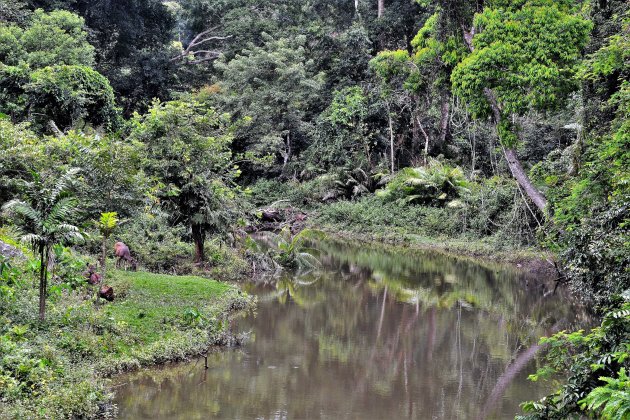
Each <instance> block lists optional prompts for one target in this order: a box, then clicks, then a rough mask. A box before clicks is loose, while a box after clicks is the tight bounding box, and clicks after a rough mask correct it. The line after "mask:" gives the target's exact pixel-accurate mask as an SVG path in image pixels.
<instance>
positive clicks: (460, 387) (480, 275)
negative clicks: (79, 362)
mask: <svg viewBox="0 0 630 420" xmlns="http://www.w3.org/2000/svg"><path fill="white" fill-rule="evenodd" d="M316 253H317V254H318V256H319V259H320V261H321V268H320V269H318V270H316V271H311V272H292V273H285V274H284V275H283V276H282V277H281V278H280V279H278V280H275V281H271V280H269V281H266V282H265V281H261V282H257V283H255V284H254V283H252V284H246V285H245V286H244V288H245V289H246V290H247V291H248V292H249V293H252V294H256V295H258V297H259V303H258V309H257V311H256V313H255V314H251V315H249V316H247V317H243V318H242V319H239V320H238V321H237V322H236V323H235V325H233V328H235V329H236V330H239V331H250V338H249V340H248V341H247V342H246V344H244V345H243V346H242V347H240V348H236V349H230V350H227V351H223V352H216V353H213V354H210V355H209V357H208V365H209V368H208V369H207V370H206V369H204V363H203V359H202V360H195V361H192V362H188V363H176V364H168V365H165V366H161V367H158V368H154V369H147V370H143V371H140V372H135V373H131V374H127V375H124V376H121V377H119V378H117V379H116V382H117V384H118V385H117V386H116V388H115V391H116V398H115V403H116V404H117V405H118V408H119V418H122V419H206V418H221V419H397V418H410V419H485V418H489V419H508V418H513V417H514V415H515V414H517V413H519V412H520V409H519V403H520V402H522V401H524V400H529V399H538V398H540V397H542V396H544V395H545V394H546V392H548V391H549V389H548V388H547V385H546V384H544V383H534V382H531V381H529V380H528V379H527V376H528V374H530V373H533V372H535V370H536V366H537V357H538V356H537V350H538V346H537V344H536V343H537V340H538V337H540V336H542V335H548V334H551V333H552V332H553V331H557V330H559V329H567V328H570V327H573V326H575V324H576V323H577V324H583V323H584V322H586V321H585V320H586V319H587V318H586V315H584V313H583V312H582V311H581V310H580V308H578V307H577V306H575V305H573V304H571V302H570V299H568V298H567V296H566V294H565V293H564V292H563V291H559V292H558V293H556V294H553V293H551V291H550V287H552V286H553V284H549V283H548V282H547V283H546V282H545V279H535V278H531V277H530V278H528V276H527V275H526V274H522V273H518V272H516V271H515V270H513V269H510V268H509V267H500V266H488V265H482V264H480V263H479V262H477V261H472V260H469V259H461V258H456V257H452V256H446V255H442V254H438V253H432V252H424V251H411V250H407V249H403V248H398V249H396V248H385V247H378V246H369V245H365V244H349V243H340V242H332V241H330V242H328V241H325V242H321V243H319V244H317V250H316ZM547 280H548V279H547Z"/></svg>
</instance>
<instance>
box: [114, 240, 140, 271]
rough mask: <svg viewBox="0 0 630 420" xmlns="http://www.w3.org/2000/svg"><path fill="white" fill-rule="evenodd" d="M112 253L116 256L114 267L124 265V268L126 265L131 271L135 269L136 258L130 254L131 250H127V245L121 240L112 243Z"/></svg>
mask: <svg viewBox="0 0 630 420" xmlns="http://www.w3.org/2000/svg"><path fill="white" fill-rule="evenodd" d="M114 255H115V256H116V268H120V267H121V266H122V265H124V267H125V270H126V269H127V267H128V266H131V269H132V270H133V271H136V268H137V263H136V260H135V259H134V258H133V257H132V256H131V252H129V247H128V246H127V245H125V244H124V243H123V242H116V243H115V244H114ZM123 261H124V262H123Z"/></svg>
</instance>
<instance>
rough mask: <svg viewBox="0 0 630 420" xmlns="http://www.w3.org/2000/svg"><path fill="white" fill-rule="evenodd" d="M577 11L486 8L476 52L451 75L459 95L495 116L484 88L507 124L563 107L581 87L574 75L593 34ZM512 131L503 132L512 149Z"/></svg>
mask: <svg viewBox="0 0 630 420" xmlns="http://www.w3.org/2000/svg"><path fill="white" fill-rule="evenodd" d="M576 9H577V6H573V5H570V6H569V5H566V4H561V3H557V2H554V1H552V0H531V1H526V2H523V4H519V5H515V4H512V3H507V4H501V3H498V4H496V5H490V6H489V7H486V8H485V9H484V10H483V11H482V12H481V13H478V14H476V15H475V18H474V23H473V25H474V27H475V28H477V30H478V31H477V33H476V34H475V36H474V38H473V39H472V45H473V46H474V51H473V52H472V53H471V54H469V55H468V56H467V57H466V58H464V59H463V60H462V61H461V62H460V63H459V64H458V65H457V67H456V68H455V69H454V71H453V73H452V75H451V81H452V83H453V89H454V93H456V94H458V95H461V96H462V97H464V98H466V100H467V102H468V104H469V106H470V109H471V111H472V112H473V114H475V115H487V114H489V111H490V108H489V104H488V102H487V98H486V97H485V95H484V89H491V90H492V91H493V92H494V94H495V96H496V99H497V101H498V105H499V107H500V108H501V112H502V113H503V117H504V118H505V119H509V118H510V116H511V115H513V114H516V115H523V114H524V113H525V112H526V111H528V110H530V109H549V108H557V107H558V106H559V104H561V101H562V99H564V98H566V96H567V95H568V94H569V93H570V92H572V91H574V90H575V89H577V87H578V85H577V82H576V79H575V78H574V75H575V74H576V72H577V65H578V59H579V56H580V52H581V50H582V48H583V47H584V46H585V44H586V41H587V39H588V33H589V31H590V29H591V24H590V22H588V21H587V20H586V19H584V18H583V17H582V16H581V14H580V13H579V12H580V11H579V10H576ZM511 131H512V130H510V129H509V127H507V126H506V127H504V129H503V130H501V132H500V134H501V135H502V140H503V141H504V142H505V144H506V145H508V146H511V145H513V141H512V140H513V139H512V140H511V138H510V136H507V137H505V136H504V135H505V134H506V133H507V132H511Z"/></svg>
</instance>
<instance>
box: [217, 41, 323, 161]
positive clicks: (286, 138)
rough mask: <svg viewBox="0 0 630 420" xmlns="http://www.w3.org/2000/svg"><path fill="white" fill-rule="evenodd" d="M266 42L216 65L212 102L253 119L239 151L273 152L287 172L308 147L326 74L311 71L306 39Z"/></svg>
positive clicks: (239, 139)
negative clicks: (217, 75) (310, 125)
mask: <svg viewBox="0 0 630 420" xmlns="http://www.w3.org/2000/svg"><path fill="white" fill-rule="evenodd" d="M264 38H265V40H266V42H265V44H264V46H262V47H256V46H254V45H250V46H249V48H248V49H246V50H243V51H242V52H241V54H239V55H237V56H236V57H235V58H234V59H232V60H229V61H227V60H219V61H218V62H217V63H216V67H217V69H218V70H219V71H220V72H221V79H220V81H219V83H218V84H217V86H216V87H217V88H218V95H213V96H212V97H210V100H211V101H212V102H215V103H220V104H221V105H222V107H224V108H225V109H226V110H227V111H228V112H230V113H231V114H232V115H234V116H235V117H236V118H243V117H248V116H249V117H251V118H252V123H251V124H249V125H247V126H244V127H242V129H241V130H239V132H238V133H237V139H236V140H237V147H238V148H240V150H239V151H249V152H252V153H256V154H259V155H265V154H271V155H273V156H275V157H276V158H279V160H280V162H281V167H280V168H279V169H280V170H283V169H286V167H287V165H288V163H289V162H290V161H291V159H292V158H293V156H294V155H295V154H296V153H298V152H299V151H300V150H303V149H304V147H305V144H308V139H307V135H308V130H307V128H308V126H307V124H308V121H309V120H311V119H312V118H314V112H313V111H314V110H315V109H316V107H315V105H316V104H317V102H318V100H319V98H318V95H319V93H320V89H321V87H322V85H323V74H315V73H314V72H313V67H314V62H313V61H312V60H309V59H308V58H307V51H306V48H305V43H306V37H304V36H299V37H296V38H295V39H287V38H281V39H275V38H273V37H272V36H270V35H266V34H265V35H264Z"/></svg>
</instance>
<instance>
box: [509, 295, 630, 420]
mask: <svg viewBox="0 0 630 420" xmlns="http://www.w3.org/2000/svg"><path fill="white" fill-rule="evenodd" d="M628 343H630V304H628V303H625V304H623V306H622V307H621V308H620V309H616V310H611V311H610V312H608V313H607V314H606V315H605V317H604V320H603V321H602V324H601V326H600V327H597V328H594V329H593V330H592V331H591V332H590V333H588V334H585V333H584V331H582V330H580V331H576V332H572V333H567V332H559V333H557V334H555V335H553V336H552V337H548V338H543V339H541V344H544V345H546V346H547V352H546V354H545V365H544V366H543V367H542V368H540V369H539V371H538V373H537V374H536V375H532V376H531V378H532V379H534V380H539V379H544V378H549V377H550V376H551V375H554V374H562V375H566V376H567V377H568V378H567V380H566V382H565V383H564V384H562V385H561V386H560V387H559V389H558V390H556V391H555V392H554V393H553V394H552V395H550V396H548V397H545V398H543V399H541V400H540V401H538V402H527V403H524V404H523V409H524V410H525V411H526V412H529V413H530V414H528V415H526V416H523V417H519V419H543V418H544V419H564V418H570V417H572V416H573V417H575V416H577V415H580V414H585V415H589V416H601V417H602V418H615V419H616V418H619V419H622V418H627V413H628V411H627V410H628V409H629V408H630V407H628V380H627V376H626V371H627V369H628V367H629V366H628V362H629V361H630V347H629V344H628ZM624 413H625V414H624Z"/></svg>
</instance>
